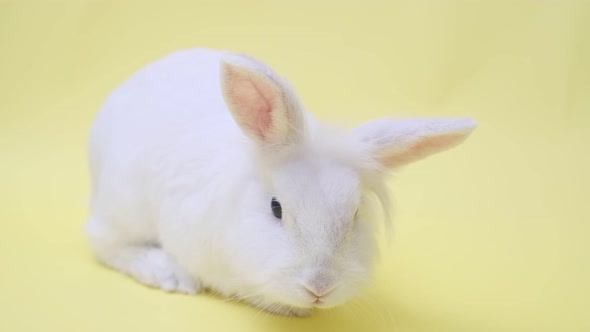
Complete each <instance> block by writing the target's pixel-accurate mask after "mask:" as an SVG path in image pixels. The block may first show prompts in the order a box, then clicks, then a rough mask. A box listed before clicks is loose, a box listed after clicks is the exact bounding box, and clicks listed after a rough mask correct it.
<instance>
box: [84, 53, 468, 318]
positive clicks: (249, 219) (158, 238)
mask: <svg viewBox="0 0 590 332" xmlns="http://www.w3.org/2000/svg"><path fill="white" fill-rule="evenodd" d="M474 128H475V122H474V121H472V120H470V119H406V120H393V119H380V120H373V121H370V122H367V123H365V124H363V125H361V126H359V127H357V128H356V129H354V130H352V131H351V132H347V133H341V132H336V131H334V130H331V129H328V128H327V127H326V126H323V125H321V124H320V123H318V122H317V121H315V120H314V119H313V118H312V117H311V116H310V115H309V114H308V113H306V112H305V110H304V108H303V106H302V105H301V103H300V101H299V99H298V98H297V96H296V95H295V93H294V92H293V90H292V89H291V88H290V86H289V85H288V83H287V82H286V81H285V80H283V79H282V78H280V77H279V76H277V75H276V74H275V73H274V72H273V71H272V70H271V69H269V68H268V67H266V66H265V65H264V64H262V63H260V62H258V61H256V60H253V59H251V58H247V57H245V56H241V55H236V54H231V53H228V52H223V51H214V50H207V49H196V50H187V51H180V52H176V53H174V54H171V55H169V56H167V57H165V58H163V59H161V60H159V61H157V62H155V63H153V64H151V65H149V66H148V67H146V68H145V69H142V70H140V71H139V72H137V73H136V74H134V75H133V76H132V77H131V78H130V79H129V80H128V81H126V82H125V83H124V84H123V85H122V86H121V87H119V88H118V89H117V90H116V91H115V92H114V93H113V94H112V95H111V96H110V97H109V98H108V99H107V101H106V102H105V104H104V106H103V108H102V110H101V111H100V112H99V114H98V116H97V118H96V121H95V123H94V125H93V128H92V131H91V135H90V146H89V149H90V156H89V159H90V160H89V162H90V171H91V176H92V184H93V187H92V197H91V206H90V209H91V216H90V218H89V220H88V221H87V224H86V231H87V234H88V237H89V242H90V246H91V248H92V250H93V251H94V253H95V254H96V257H97V258H98V260H99V261H100V262H102V263H103V264H105V265H107V266H109V267H111V268H113V269H116V270H118V271H121V272H123V273H126V274H128V275H130V276H132V277H133V278H135V279H137V280H138V281H140V282H142V283H144V284H146V285H149V286H153V287H158V288H161V289H164V290H166V291H174V292H183V293H189V294H193V293H197V292H199V291H200V290H203V289H210V290H212V291H213V292H217V293H219V294H221V295H223V296H226V297H235V298H237V299H241V300H244V301H246V302H248V303H250V304H252V305H253V306H255V307H258V308H260V309H263V310H267V311H269V312H272V313H276V314H281V315H294V316H305V315H307V314H309V313H310V310H311V309H312V308H314V307H319V308H328V307H332V306H335V305H338V304H341V303H343V302H344V301H346V300H348V299H350V298H351V297H352V296H354V295H355V294H356V293H357V292H358V291H359V289H360V287H361V286H363V285H364V284H365V282H366V281H367V279H368V277H369V275H370V271H371V268H372V261H373V257H374V255H375V254H376V253H375V247H376V245H375V242H376V240H375V236H374V235H375V233H376V230H375V227H373V224H374V223H373V222H372V221H371V218H370V214H369V213H370V210H371V209H370V208H369V207H367V206H366V205H365V204H363V203H364V202H366V201H367V199H368V198H369V197H371V196H372V197H377V198H379V199H380V200H381V201H382V202H381V203H383V204H385V203H386V201H387V191H384V183H385V179H384V177H385V176H386V175H387V172H388V171H389V170H390V169H394V168H397V167H400V166H403V165H404V164H407V163H409V162H412V161H414V160H417V159H420V158H423V157H426V156H428V155H430V154H432V153H435V152H439V151H442V150H445V149H447V148H450V147H452V146H454V145H457V144H459V143H460V142H462V141H463V140H464V139H465V138H466V137H467V136H468V135H469V133H470V132H471V131H472V130H473V129H474ZM374 194H377V196H374Z"/></svg>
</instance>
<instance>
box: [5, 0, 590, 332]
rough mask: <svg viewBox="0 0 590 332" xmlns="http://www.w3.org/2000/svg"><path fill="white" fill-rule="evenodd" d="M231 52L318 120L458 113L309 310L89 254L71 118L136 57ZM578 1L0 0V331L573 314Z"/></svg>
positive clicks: (580, 235) (586, 276)
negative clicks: (333, 299)
mask: <svg viewBox="0 0 590 332" xmlns="http://www.w3.org/2000/svg"><path fill="white" fill-rule="evenodd" d="M197 46H206V47H213V48H225V49H230V50H235V51H240V52H246V53H250V54H252V55H254V56H256V57H259V58H261V59H263V60H264V61H266V62H267V63H269V64H270V65H272V66H273V67H274V68H276V70H277V71H279V72H280V73H282V74H284V75H285V76H287V77H288V78H289V79H290V80H291V81H292V83H293V85H294V86H295V87H296V89H297V90H298V91H299V93H300V95H301V97H302V98H303V100H304V101H305V103H306V105H307V106H308V107H309V108H310V109H311V110H312V111H313V112H314V113H315V114H316V115H317V116H318V117H320V118H322V119H334V120H337V121H339V122H343V123H345V124H347V125H353V124H357V123H360V122H361V121H364V120H367V119H369V118H372V117H375V116H381V115H386V114H402V115H405V116H412V115H413V116H470V117H473V118H475V119H477V120H478V122H479V124H480V125H479V128H478V129H477V131H476V132H475V133H474V134H473V136H472V137H471V138H470V139H469V140H468V141H467V142H466V143H465V144H464V145H462V146H461V147H459V148H457V149H454V150H452V151H450V152H448V153H446V154H441V155H439V156H436V157H432V158H431V159H429V160H426V161H423V162H421V163H418V164H415V165H412V166H411V167H408V168H407V169H406V170H404V171H403V172H401V173H400V174H398V175H397V176H396V179H395V180H394V181H393V182H392V184H393V186H394V189H395V194H396V201H397V221H396V235H395V242H394V244H393V245H392V246H391V247H390V248H387V249H386V250H385V254H384V255H383V258H382V261H381V263H380V265H379V268H378V270H377V276H376V278H375V281H374V282H373V283H372V284H371V286H370V287H369V288H368V289H367V290H366V292H364V293H363V294H362V295H361V296H360V297H359V299H357V300H355V301H353V302H351V303H350V304H349V305H346V306H343V307H341V308H338V309H334V310H331V311H327V312H319V313H317V314H316V315H314V316H313V317H312V318H310V319H303V320H295V319H286V318H279V317H274V316H269V315H266V314H260V313H259V312H257V311H255V310H253V309H250V308H249V307H247V306H245V305H241V304H235V303H227V302H224V301H223V300H222V299H219V298H216V297H213V296H209V295H202V296H197V297H188V296H179V295H168V294H165V293H163V292H160V291H156V290H150V289H148V288H145V287H143V286H141V285H139V284H137V283H135V282H133V281H132V280H130V279H128V278H126V277H124V276H122V275H120V274H118V273H114V272H111V271H109V270H106V269H104V268H102V267H99V266H98V265H97V264H95V262H94V261H93V260H92V257H91V256H90V254H89V251H88V249H87V247H86V243H85V239H84V237H83V233H82V231H81V229H82V224H83V222H84V220H85V217H86V212H87V210H86V200H87V192H88V176H87V172H86V159H85V158H86V149H85V144H86V135H87V131H88V128H89V125H90V122H91V120H92V118H93V116H94V114H95V112H96V111H97V110H98V108H99V106H100V104H101V102H102V100H103V99H104V98H105V97H106V96H107V94H108V93H109V92H110V91H112V89H114V88H115V87H116V86H117V85H118V84H120V83H121V81H122V80H123V79H125V78H126V77H127V76H128V75H130V74H131V73H132V72H133V71H134V70H136V69H138V68H140V67H142V66H144V65H146V64H148V63H149V62H151V61H153V60H156V59H157V58H159V57H161V56H163V55H166V54H167V53H169V52H171V51H173V50H176V49H182V48H189V47H197ZM589 144H590V3H589V2H584V1H580V2H578V3H574V2H560V1H531V2H528V3H525V2H508V1H500V2H496V3H492V2H491V1H490V2H484V1H461V2H460V3H450V2H442V1H434V0H433V1H408V2H405V3H401V2H389V3H387V4H386V3H385V2H383V3H376V2H374V3H372V4H371V3H369V2H360V1H359V2H358V3H353V2H350V1H347V2H344V3H337V2H322V3H313V2H312V1H305V2H299V3H296V2H270V1H235V2H234V3H233V4H231V3H229V2H215V3H214V2H209V3H200V4H198V3H194V2H193V3H191V2H188V1H184V2H179V3H173V2H154V1H150V2H146V3H144V4H141V3H139V2H135V3H133V2H116V1H112V2H92V3H80V2H71V3H67V2H61V3H57V2H56V3H46V2H39V3H34V2H14V3H10V2H3V3H0V199H1V206H0V331H6V332H8V331H15V332H16V331H18V332H21V331H306V330H309V331H404V332H405V331H407V332H414V331H453V332H457V331H478V332H479V331H535V332H536V331H568V332H572V331H590V313H589V311H588V310H589V308H590V300H589V299H590V257H589V256H590V226H589V223H590V218H589V217H590V213H589V210H590V209H589V208H588V204H589V202H588V191H589V189H590V174H589V173H590V172H589V169H590V157H589V155H590V148H589V147H588V145H589Z"/></svg>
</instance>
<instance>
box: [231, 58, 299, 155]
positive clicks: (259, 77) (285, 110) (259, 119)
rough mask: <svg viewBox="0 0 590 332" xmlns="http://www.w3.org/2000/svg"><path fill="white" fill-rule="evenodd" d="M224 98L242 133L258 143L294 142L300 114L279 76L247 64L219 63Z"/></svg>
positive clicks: (269, 144)
mask: <svg viewBox="0 0 590 332" xmlns="http://www.w3.org/2000/svg"><path fill="white" fill-rule="evenodd" d="M221 90H222V93H223V98H224V99H225V102H226V104H227V106H228V108H229V110H230V112H231V114H232V116H233V118H234V120H235V121H236V123H237V124H238V126H239V127H240V128H241V129H242V131H243V132H244V134H246V136H248V137H249V138H250V139H252V140H253V141H255V142H257V143H258V144H259V145H261V146H271V145H272V146H275V145H287V144H292V143H297V142H299V141H300V140H301V138H302V135H303V129H304V128H303V114H302V111H301V110H300V108H299V107H298V104H297V103H296V100H297V99H296V97H295V96H294V95H293V93H292V92H291V91H290V90H289V88H288V87H286V86H283V85H282V84H281V82H280V81H279V79H278V78H275V77H270V76H268V75H266V74H263V73H261V72H258V71H255V70H253V69H249V68H246V67H241V66H236V65H233V64H229V63H226V62H223V63H222V64H221Z"/></svg>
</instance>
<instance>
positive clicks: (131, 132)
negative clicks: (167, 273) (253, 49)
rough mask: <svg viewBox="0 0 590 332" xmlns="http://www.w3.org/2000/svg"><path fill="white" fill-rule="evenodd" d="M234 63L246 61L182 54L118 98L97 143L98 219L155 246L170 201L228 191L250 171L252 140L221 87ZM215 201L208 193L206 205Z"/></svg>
mask: <svg viewBox="0 0 590 332" xmlns="http://www.w3.org/2000/svg"><path fill="white" fill-rule="evenodd" d="M231 57H239V56H235V55H232V54H230V53H226V52H223V51H213V50H206V49H196V50H188V51H180V52H176V53H173V54H171V55H169V56H167V57H165V58H163V59H161V60H159V61H156V62H154V63H152V64H150V65H148V66H147V67H145V68H144V69H142V70H140V71H138V72H137V73H135V74H134V75H133V76H132V77H131V78H129V79H128V80H127V81H126V82H124V83H123V84H122V85H121V86H120V87H119V88H118V89H117V90H115V92H113V93H112V94H111V96H110V97H109V98H108V99H107V101H106V102H105V104H104V106H103V108H102V109H101V111H100V112H99V114H98V115H97V118H96V120H95V122H94V125H93V128H92V131H91V137H90V149H89V150H90V155H89V158H90V171H91V176H92V182H93V192H92V198H91V209H92V213H93V215H95V216H99V217H100V218H102V219H104V220H109V222H110V223H114V224H116V226H117V228H119V230H118V231H119V232H123V233H126V235H127V236H129V237H136V238H137V240H138V241H147V242H151V241H154V239H156V238H157V237H158V234H157V229H158V226H157V219H158V211H160V210H161V209H162V205H163V204H165V200H166V199H170V197H171V196H173V195H176V194H178V195H185V196H186V195H200V193H198V192H197V193H195V192H193V191H195V190H197V189H199V190H201V191H202V192H211V191H212V190H217V191H221V190H223V186H224V184H225V183H230V182H231V178H232V175H231V174H226V173H228V172H231V169H232V168H233V169H238V170H240V171H243V170H246V169H247V168H248V165H247V159H248V155H247V152H246V151H245V150H246V149H245V148H242V147H243V144H244V143H245V140H244V136H243V134H242V133H241V131H240V130H239V129H238V127H237V126H236V125H235V123H234V121H233V120H232V118H231V115H230V113H229V112H228V110H227V107H226V105H225V102H224V99H223V97H222V94H221V89H220V63H221V61H222V59H224V58H231ZM220 152H223V153H220ZM229 165H231V167H229V169H228V170H226V169H227V168H228V166H229ZM236 177H237V175H236ZM195 183H198V184H199V187H197V188H195ZM214 186H217V188H216V189H213V188H212V187H214ZM227 186H228V187H230V186H231V184H228V185H227ZM210 197H211V195H209V196H207V195H204V194H203V195H202V199H201V200H200V202H201V204H202V205H203V206H206V205H207V199H211V198H210ZM195 212H196V211H195ZM113 226H115V225H113Z"/></svg>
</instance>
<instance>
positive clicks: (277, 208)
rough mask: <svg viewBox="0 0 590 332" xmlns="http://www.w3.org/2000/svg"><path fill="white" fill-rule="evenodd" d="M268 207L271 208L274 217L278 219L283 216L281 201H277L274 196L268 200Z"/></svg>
mask: <svg viewBox="0 0 590 332" xmlns="http://www.w3.org/2000/svg"><path fill="white" fill-rule="evenodd" d="M270 208H271V209H272V214H274V215H275V217H277V218H278V219H281V218H282V217H283V208H281V203H279V201H277V199H276V198H274V197H273V198H272V200H271V201H270Z"/></svg>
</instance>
